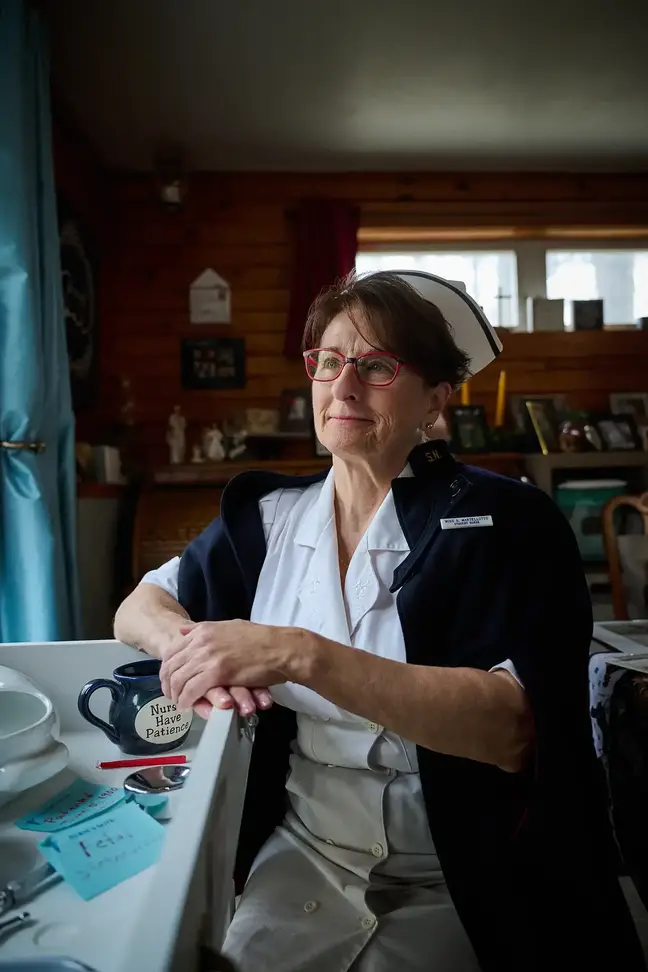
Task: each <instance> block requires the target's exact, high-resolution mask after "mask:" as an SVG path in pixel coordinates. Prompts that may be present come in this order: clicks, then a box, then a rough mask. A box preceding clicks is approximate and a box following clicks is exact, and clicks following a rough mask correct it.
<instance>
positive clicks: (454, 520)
mask: <svg viewBox="0 0 648 972" xmlns="http://www.w3.org/2000/svg"><path fill="white" fill-rule="evenodd" d="M492 525H493V517H492V516H490V514H489V515H487V516H449V517H448V518H447V519H446V520H441V529H442V530H465V529H466V528H467V527H489V526H492Z"/></svg>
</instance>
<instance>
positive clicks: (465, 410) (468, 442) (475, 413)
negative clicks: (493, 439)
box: [447, 405, 490, 453]
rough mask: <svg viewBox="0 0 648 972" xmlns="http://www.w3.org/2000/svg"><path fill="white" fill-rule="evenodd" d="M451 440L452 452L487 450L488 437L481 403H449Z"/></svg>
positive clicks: (488, 448)
mask: <svg viewBox="0 0 648 972" xmlns="http://www.w3.org/2000/svg"><path fill="white" fill-rule="evenodd" d="M447 411H448V417H449V419H450V433H451V442H450V447H451V449H452V451H453V452H459V453H461V452H489V451H490V441H489V440H490V437H489V432H488V423H487V421H486V409H485V408H484V406H483V405H450V406H448V409H447Z"/></svg>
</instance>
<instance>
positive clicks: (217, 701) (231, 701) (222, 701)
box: [194, 686, 272, 719]
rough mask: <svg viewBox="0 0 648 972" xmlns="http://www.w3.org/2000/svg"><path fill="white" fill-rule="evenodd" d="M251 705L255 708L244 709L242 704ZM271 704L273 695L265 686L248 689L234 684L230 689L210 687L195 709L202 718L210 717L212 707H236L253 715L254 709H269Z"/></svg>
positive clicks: (246, 713)
mask: <svg viewBox="0 0 648 972" xmlns="http://www.w3.org/2000/svg"><path fill="white" fill-rule="evenodd" d="M250 705H253V706H254V708H252V709H250V710H249V711H243V708H242V706H245V707H246V710H247V709H248V707H249V706H250ZM271 705H272V697H271V696H270V692H269V691H268V690H267V689H265V688H259V689H246V688H242V687H241V686H232V688H231V689H230V691H228V690H227V689H224V688H221V687H220V686H219V687H217V688H212V689H208V690H207V691H206V692H205V697H204V698H202V699H198V701H197V702H195V703H194V709H195V711H196V712H197V713H198V715H199V716H200V717H201V718H202V719H209V716H210V713H211V711H212V709H233V708H236V710H237V712H239V713H240V714H241V715H251V714H252V712H254V709H269V708H270V706H271Z"/></svg>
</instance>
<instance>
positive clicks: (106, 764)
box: [97, 755, 187, 769]
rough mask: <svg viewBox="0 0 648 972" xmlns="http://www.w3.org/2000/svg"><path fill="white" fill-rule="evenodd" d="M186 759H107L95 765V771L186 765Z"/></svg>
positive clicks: (155, 757)
mask: <svg viewBox="0 0 648 972" xmlns="http://www.w3.org/2000/svg"><path fill="white" fill-rule="evenodd" d="M186 762H187V757H186V756H183V755H178V756H148V757H146V756H141V757H140V756H138V757H136V758H133V759H107V760H103V761H101V762H98V763H97V769H126V768H127V767H129V766H170V765H172V764H173V763H186Z"/></svg>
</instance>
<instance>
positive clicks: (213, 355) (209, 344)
mask: <svg viewBox="0 0 648 972" xmlns="http://www.w3.org/2000/svg"><path fill="white" fill-rule="evenodd" d="M180 374H181V382H182V387H183V388H187V389H213V390H226V389H235V388H245V385H246V382H247V379H246V369H245V338H214V337H208V338H184V339H183V340H182V342H181V345H180Z"/></svg>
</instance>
